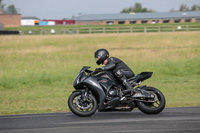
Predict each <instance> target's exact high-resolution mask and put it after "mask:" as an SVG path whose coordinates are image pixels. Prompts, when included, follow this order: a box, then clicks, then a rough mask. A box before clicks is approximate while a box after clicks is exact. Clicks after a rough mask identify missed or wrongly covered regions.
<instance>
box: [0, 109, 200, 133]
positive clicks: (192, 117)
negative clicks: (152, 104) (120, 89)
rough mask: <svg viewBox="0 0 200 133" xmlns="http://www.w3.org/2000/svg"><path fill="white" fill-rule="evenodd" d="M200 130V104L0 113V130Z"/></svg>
mask: <svg viewBox="0 0 200 133" xmlns="http://www.w3.org/2000/svg"><path fill="white" fill-rule="evenodd" d="M104 132H108V133H133V132H134V133H156V132H158V133H160V132H162V133H163V132H168V133H171V132H179V133H200V107H184V108H166V109H165V110H164V111H163V112H162V113H160V114H157V115H147V114H143V113H142V112H140V111H139V110H133V111H132V112H106V113H105V112H97V113H96V114H95V115H93V116H92V117H85V118H82V117H78V116H75V115H74V114H72V113H50V114H28V115H7V116H0V133H104Z"/></svg>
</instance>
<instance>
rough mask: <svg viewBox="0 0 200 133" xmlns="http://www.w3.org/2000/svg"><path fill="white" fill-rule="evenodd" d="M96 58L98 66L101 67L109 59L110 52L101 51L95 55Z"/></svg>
mask: <svg viewBox="0 0 200 133" xmlns="http://www.w3.org/2000/svg"><path fill="white" fill-rule="evenodd" d="M94 57H95V59H96V63H97V65H100V64H103V62H104V61H105V60H106V59H107V58H108V57H109V52H108V51H107V50H106V49H99V50H97V51H96V52H95V53H94Z"/></svg>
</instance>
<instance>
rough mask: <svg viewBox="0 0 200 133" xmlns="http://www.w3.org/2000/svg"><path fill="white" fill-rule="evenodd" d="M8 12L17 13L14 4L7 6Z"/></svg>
mask: <svg viewBox="0 0 200 133" xmlns="http://www.w3.org/2000/svg"><path fill="white" fill-rule="evenodd" d="M7 13H8V14H18V12H17V9H16V8H15V5H13V4H11V5H9V6H8V9H7Z"/></svg>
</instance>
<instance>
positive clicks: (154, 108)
mask: <svg viewBox="0 0 200 133" xmlns="http://www.w3.org/2000/svg"><path fill="white" fill-rule="evenodd" d="M89 69H90V67H88V66H84V67H83V68H82V69H81V70H80V72H79V74H78V75H77V77H76V78H75V80H74V83H73V86H74V88H75V91H73V92H72V94H71V95H70V96H69V99H68V106H69V109H70V110H71V111H72V112H73V113H74V114H75V115H78V116H81V117H87V116H91V115H93V114H95V112H96V111H97V110H98V111H99V112H106V111H132V110H133V109H134V108H138V109H139V110H140V111H142V112H143V113H146V114H158V113H160V112H161V111H162V110H163V109H164V108H165V103H166V101H165V97H164V95H163V94H162V92H161V91H160V90H158V89H156V88H154V87H149V86H146V85H142V86H139V85H140V84H141V82H142V81H144V80H146V79H148V78H150V77H151V76H152V74H153V72H141V73H140V74H138V75H137V76H135V77H132V78H130V79H128V81H129V82H130V84H131V85H132V86H133V88H134V89H133V91H131V92H130V93H128V94H124V93H123V90H124V89H125V88H124V87H123V85H122V84H120V83H118V81H117V79H116V78H115V77H114V76H113V74H112V72H110V71H103V72H101V73H96V72H95V71H91V70H89Z"/></svg>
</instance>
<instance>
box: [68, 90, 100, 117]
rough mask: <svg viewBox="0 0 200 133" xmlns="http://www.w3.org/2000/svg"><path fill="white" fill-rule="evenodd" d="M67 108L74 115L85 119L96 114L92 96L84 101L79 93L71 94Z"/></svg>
mask: <svg viewBox="0 0 200 133" xmlns="http://www.w3.org/2000/svg"><path fill="white" fill-rule="evenodd" d="M68 106H69V109H70V110H71V111H72V112H73V113H74V114H75V115H78V116H81V117H87V116H91V115H93V114H94V113H95V112H96V110H97V100H96V98H95V97H94V96H93V95H92V94H89V95H88V97H87V98H86V99H85V100H84V99H82V98H81V93H80V92H73V93H72V94H71V95H70V97H69V99H68Z"/></svg>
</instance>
